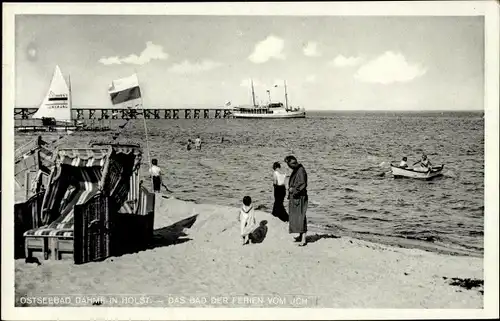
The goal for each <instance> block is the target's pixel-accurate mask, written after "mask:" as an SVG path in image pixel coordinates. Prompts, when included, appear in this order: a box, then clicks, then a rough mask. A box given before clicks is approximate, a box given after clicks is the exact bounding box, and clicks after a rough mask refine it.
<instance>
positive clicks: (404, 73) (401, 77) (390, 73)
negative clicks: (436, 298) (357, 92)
mask: <svg viewBox="0 0 500 321" xmlns="http://www.w3.org/2000/svg"><path fill="white" fill-rule="evenodd" d="M426 72H427V70H426V69H424V68H422V67H421V66H419V65H415V64H414V65H412V64H410V63H408V62H407V61H406V58H405V57H404V56H403V55H402V54H401V53H394V52H392V51H387V52H385V53H384V54H383V55H381V56H379V57H377V58H375V59H373V60H371V61H369V62H367V63H366V64H364V65H363V66H361V67H360V68H359V69H358V71H357V73H356V74H355V75H354V78H356V79H357V80H359V81H363V82H371V83H379V84H384V85H385V84H390V83H394V82H407V81H410V80H413V79H415V78H417V77H420V76H422V75H424V74H425V73H426Z"/></svg>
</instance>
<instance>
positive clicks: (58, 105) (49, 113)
mask: <svg viewBox="0 0 500 321" xmlns="http://www.w3.org/2000/svg"><path fill="white" fill-rule="evenodd" d="M70 95H71V92H70V90H69V88H68V84H67V83H66V80H65V79H64V77H63V75H62V73H61V69H59V66H56V69H55V70H54V76H52V81H51V82H50V87H49V90H48V92H47V94H46V95H45V98H44V99H43V101H42V103H41V104H40V107H39V108H38V110H37V111H36V113H35V114H34V115H33V118H35V119H41V118H43V117H47V118H54V119H55V120H59V121H71V118H72V117H71V103H70V102H71V97H70Z"/></svg>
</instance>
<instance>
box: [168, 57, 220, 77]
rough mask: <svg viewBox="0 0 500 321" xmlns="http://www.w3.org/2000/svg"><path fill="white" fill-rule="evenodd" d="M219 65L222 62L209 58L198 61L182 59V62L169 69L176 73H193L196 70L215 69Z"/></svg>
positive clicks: (196, 71)
mask: <svg viewBox="0 0 500 321" xmlns="http://www.w3.org/2000/svg"><path fill="white" fill-rule="evenodd" d="M221 65H222V64H221V63H220V62H216V61H211V60H203V61H202V62H200V63H191V62H189V61H188V60H184V61H183V62H181V63H178V64H175V65H173V66H172V67H170V68H169V71H170V72H173V73H177V74H195V73H198V72H203V71H208V70H212V69H215V68H217V67H219V66H221Z"/></svg>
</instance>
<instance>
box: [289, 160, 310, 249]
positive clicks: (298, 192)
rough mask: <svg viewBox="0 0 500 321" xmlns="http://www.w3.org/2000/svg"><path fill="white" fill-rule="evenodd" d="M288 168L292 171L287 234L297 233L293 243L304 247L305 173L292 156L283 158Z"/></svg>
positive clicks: (305, 223)
mask: <svg viewBox="0 0 500 321" xmlns="http://www.w3.org/2000/svg"><path fill="white" fill-rule="evenodd" d="M285 162H286V163H287V165H288V167H290V168H291V169H292V174H291V175H290V179H289V181H288V199H289V202H288V205H289V209H288V213H289V217H290V223H289V233H299V237H297V238H296V239H295V241H297V242H300V244H299V246H304V245H306V234H307V217H306V212H307V205H308V201H309V200H308V195H307V172H306V170H305V168H304V166H302V164H299V163H298V162H297V159H296V158H295V157H294V156H288V157H287V158H285Z"/></svg>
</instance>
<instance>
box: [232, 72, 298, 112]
mask: <svg viewBox="0 0 500 321" xmlns="http://www.w3.org/2000/svg"><path fill="white" fill-rule="evenodd" d="M251 87H252V103H253V104H252V105H251V106H237V107H234V108H233V113H232V114H233V117H234V118H265V119H277V118H305V117H306V111H305V109H304V108H299V107H291V106H288V92H287V87H286V81H285V82H284V88H285V105H283V103H282V102H272V101H271V94H270V91H269V90H268V91H267V93H268V94H269V103H268V104H257V103H256V101H255V90H254V86H253V80H251ZM275 87H277V85H276V86H275Z"/></svg>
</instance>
